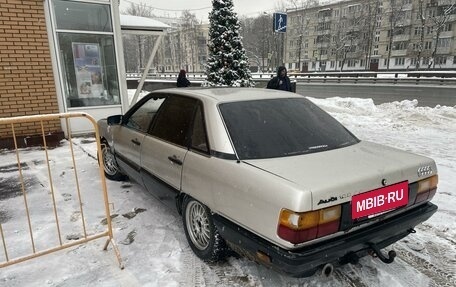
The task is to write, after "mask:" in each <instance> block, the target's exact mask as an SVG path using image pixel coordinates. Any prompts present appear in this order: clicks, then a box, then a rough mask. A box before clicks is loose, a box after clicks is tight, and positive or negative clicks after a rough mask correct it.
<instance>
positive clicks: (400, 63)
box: [394, 58, 405, 66]
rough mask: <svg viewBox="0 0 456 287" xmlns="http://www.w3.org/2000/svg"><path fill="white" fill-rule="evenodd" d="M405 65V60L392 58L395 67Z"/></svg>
mask: <svg viewBox="0 0 456 287" xmlns="http://www.w3.org/2000/svg"><path fill="white" fill-rule="evenodd" d="M404 63H405V58H394V65H395V66H403V65H404Z"/></svg>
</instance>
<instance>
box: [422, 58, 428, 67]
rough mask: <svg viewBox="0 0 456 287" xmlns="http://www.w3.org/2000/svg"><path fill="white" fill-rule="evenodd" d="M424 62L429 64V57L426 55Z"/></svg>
mask: <svg viewBox="0 0 456 287" xmlns="http://www.w3.org/2000/svg"><path fill="white" fill-rule="evenodd" d="M422 62H423V65H429V58H428V57H424V58H423V61H422Z"/></svg>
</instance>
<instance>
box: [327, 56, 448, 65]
mask: <svg viewBox="0 0 456 287" xmlns="http://www.w3.org/2000/svg"><path fill="white" fill-rule="evenodd" d="M454 58H455V59H456V57H454ZM334 66H335V61H331V62H330V67H331V68H334Z"/></svg>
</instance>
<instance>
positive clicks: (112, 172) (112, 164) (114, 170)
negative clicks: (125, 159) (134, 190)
mask: <svg viewBox="0 0 456 287" xmlns="http://www.w3.org/2000/svg"><path fill="white" fill-rule="evenodd" d="M101 154H102V156H103V169H104V174H105V176H106V177H107V178H109V179H111V180H124V179H125V178H126V176H125V175H124V174H123V173H121V172H120V169H119V166H118V165H117V161H116V157H115V156H114V154H113V153H112V150H111V147H110V146H109V145H108V144H107V143H106V142H104V143H103V144H102V145H101Z"/></svg>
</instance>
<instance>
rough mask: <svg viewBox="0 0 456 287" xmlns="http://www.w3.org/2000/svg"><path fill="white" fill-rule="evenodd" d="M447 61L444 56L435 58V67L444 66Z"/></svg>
mask: <svg viewBox="0 0 456 287" xmlns="http://www.w3.org/2000/svg"><path fill="white" fill-rule="evenodd" d="M446 61H447V58H446V57H445V56H439V57H436V58H435V64H436V65H445V64H446Z"/></svg>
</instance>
